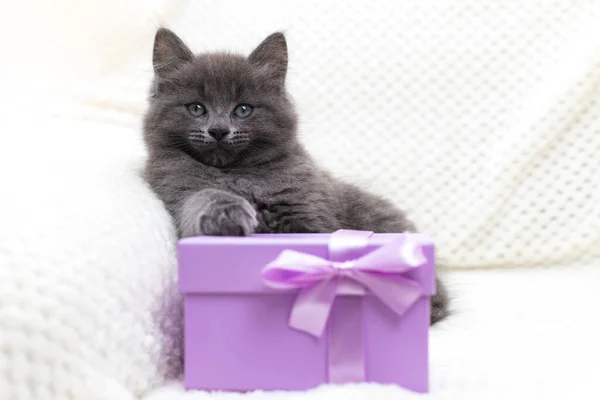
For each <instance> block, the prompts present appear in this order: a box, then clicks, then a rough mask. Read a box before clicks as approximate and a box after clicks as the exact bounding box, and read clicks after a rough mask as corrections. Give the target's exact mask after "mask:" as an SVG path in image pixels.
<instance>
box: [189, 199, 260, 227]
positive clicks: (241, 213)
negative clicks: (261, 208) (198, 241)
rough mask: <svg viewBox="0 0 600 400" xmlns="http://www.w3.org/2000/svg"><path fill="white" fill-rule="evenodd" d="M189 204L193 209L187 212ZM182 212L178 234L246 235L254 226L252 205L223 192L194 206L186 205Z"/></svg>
mask: <svg viewBox="0 0 600 400" xmlns="http://www.w3.org/2000/svg"><path fill="white" fill-rule="evenodd" d="M192 202H193V199H192ZM190 208H191V209H192V210H194V209H195V210H196V211H195V212H190V211H189V210H190ZM186 214H187V216H184V218H183V221H182V225H181V236H182V237H189V236H202V235H207V236H247V235H250V234H252V233H253V232H254V231H255V230H256V228H257V227H258V220H257V219H256V211H255V210H254V208H253V207H252V205H251V204H250V203H249V202H248V201H247V200H246V199H244V198H242V197H240V196H236V195H234V194H230V193H225V192H221V193H219V195H218V196H215V197H213V198H211V199H210V201H208V202H204V203H203V204H200V205H199V206H198V207H193V206H192V207H188V212H187V213H186ZM190 214H193V215H190Z"/></svg>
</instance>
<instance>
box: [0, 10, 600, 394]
mask: <svg viewBox="0 0 600 400" xmlns="http://www.w3.org/2000/svg"><path fill="white" fill-rule="evenodd" d="M0 7H1V10H0V48H1V49H2V54H3V60H2V63H0V100H1V101H0V104H1V106H0V400H4V399H10V400H19V399H54V398H56V399H62V398H74V399H94V398H97V399H105V398H110V399H116V400H120V399H130V398H135V397H137V396H142V395H146V394H147V393H148V392H149V390H151V389H153V388H155V387H158V386H160V385H162V384H163V383H164V382H165V380H166V379H167V376H168V373H169V372H172V371H173V367H172V366H173V363H174V362H175V361H176V360H177V358H178V357H179V353H178V351H179V350H180V347H178V343H177V340H176V338H177V336H178V333H179V331H180V328H181V323H180V321H181V315H180V309H179V308H178V307H177V304H178V296H177V292H176V287H175V282H176V266H175V256H174V234H173V228H172V226H171V223H170V220H169V217H168V215H167V214H166V212H165V210H164V209H163V208H162V206H161V204H160V202H159V201H158V200H157V199H156V198H155V197H154V196H153V194H152V193H151V191H150V190H149V188H148V187H147V186H146V185H144V183H143V182H142V180H141V179H140V177H139V173H138V172H139V168H140V166H141V165H142V163H143V159H144V150H143V146H142V144H141V140H140V134H139V133H140V130H139V121H140V118H141V115H142V113H143V110H144V107H145V102H144V99H145V96H146V91H147V84H148V81H149V79H150V77H151V70H152V68H151V65H150V52H151V45H152V38H153V33H154V31H155V29H156V27H157V26H159V25H160V24H166V25H167V26H170V27H171V28H173V29H174V30H176V31H177V32H178V33H179V34H180V35H181V36H182V37H183V38H184V39H185V40H186V41H188V42H189V43H190V44H191V46H192V47H193V49H194V50H196V51H202V50H205V49H216V48H227V49H232V50H240V51H248V50H250V49H251V48H252V47H253V46H255V45H256V44H257V43H258V42H259V41H260V40H261V39H262V38H263V37H264V36H266V35H267V34H268V33H270V32H271V31H274V30H278V29H283V30H285V31H286V32H287V35H288V40H289V48H290V74H289V88H290V91H291V92H292V93H293V95H294V97H295V99H296V102H297V105H298V109H299V110H300V113H301V119H302V124H301V134H302V137H303V139H304V141H305V142H306V144H307V146H308V147H309V149H310V151H311V152H312V153H313V154H314V155H315V156H316V158H317V159H318V160H319V162H320V163H322V164H323V165H325V166H326V167H327V168H329V169H331V170H333V171H334V172H335V173H336V174H337V175H339V176H341V177H344V178H346V179H348V180H350V181H353V182H356V183H359V184H363V185H365V186H370V187H371V190H373V191H376V192H378V193H382V194H385V195H387V196H389V197H390V198H392V199H393V200H394V201H396V202H397V203H398V204H399V205H400V206H402V207H404V208H405V209H407V210H408V211H409V212H410V214H411V215H412V216H413V219H414V220H415V221H416V222H417V224H418V225H419V226H420V227H421V229H422V230H423V231H427V232H430V233H433V234H435V235H436V238H437V243H438V248H439V253H440V255H441V256H442V257H443V258H445V259H447V260H448V261H449V264H450V265H451V266H452V267H453V268H454V269H455V270H457V269H467V268H469V267H483V268H488V269H491V270H490V271H482V272H472V271H471V272H467V271H462V272H453V273H452V274H451V278H452V279H451V280H452V281H453V282H455V287H453V288H452V289H453V291H454V293H455V295H456V297H457V301H456V304H455V308H457V309H458V313H459V314H458V315H457V316H456V317H454V318H453V319H451V320H449V321H448V323H447V324H445V325H442V326H440V328H439V329H436V330H435V331H434V332H433V333H432V370H433V372H432V379H433V384H432V386H433V388H434V392H435V393H434V394H433V395H432V396H438V397H439V398H457V397H456V396H459V394H460V398H468V396H471V397H472V398H475V396H478V398H486V399H494V398H503V397H510V398H517V395H520V394H522V393H528V394H531V395H533V394H540V395H541V393H545V392H541V391H542V390H548V393H555V394H556V393H558V394H561V393H567V392H566V391H567V390H570V391H571V392H570V393H571V394H573V396H572V397H573V398H584V397H585V396H583V395H582V396H576V395H575V394H576V393H578V392H576V391H578V390H582V391H583V392H581V393H585V391H586V390H591V384H590V383H589V379H588V378H590V377H592V376H597V375H598V369H597V366H596V365H595V360H597V359H598V356H599V354H598V346H597V345H596V344H595V343H594V341H593V340H592V339H593V338H594V337H595V336H598V333H599V332H598V326H597V324H596V322H595V320H593V319H592V318H588V317H587V316H588V315H592V317H593V311H588V310H589V307H588V306H587V305H588V304H589V305H590V306H591V305H592V304H594V302H595V303H596V304H597V303H598V297H597V296H598V294H596V293H595V292H594V291H595V288H596V287H597V286H598V283H600V282H599V280H598V275H597V272H595V271H596V270H597V266H598V263H599V258H600V230H599V229H598V226H600V225H599V224H600V208H599V207H600V184H598V183H599V182H598V174H599V173H600V157H598V153H599V152H600V142H599V141H600V133H599V132H598V131H599V129H600V121H599V120H598V119H599V118H600V103H598V101H597V100H596V97H597V96H598V95H599V94H600V93H599V91H600V90H599V89H600V25H598V24H597V23H596V21H597V20H598V17H599V16H600V9H599V7H600V4H599V3H596V2H589V1H584V0H578V1H573V0H554V1H548V2H543V1H534V0H526V1H521V2H499V1H495V0H477V1H475V0H439V1H434V0H426V1H420V2H409V1H405V2H402V1H400V2H391V1H389V2H384V1H368V2H367V1H366V0H363V1H359V0H353V1H341V0H335V1H334V0H332V1H327V2H317V1H314V0H313V1H303V2H296V3H294V4H293V5H292V4H288V2H276V1H266V0H255V1H253V2H243V1H239V0H235V1H228V2H225V3H223V2H209V1H185V0H171V1H167V0H164V1H161V0H153V1H148V0H144V1H142V0H126V1H118V0H107V1H86V2H81V1H76V0H59V1H55V2H45V1H42V0H38V1H32V2H26V3H25V2H3V3H2V4H1V6H0ZM577 260H578V261H577ZM579 263H585V264H587V265H590V266H591V267H590V269H582V268H578V265H579ZM553 264H561V265H564V266H565V268H564V269H560V270H552V269H547V270H546V269H537V270H531V271H530V270H523V271H520V272H519V271H508V270H507V271H495V270H493V269H492V268H493V267H498V266H504V267H508V266H517V267H528V266H535V265H553ZM594 267H596V269H594ZM561 283H565V284H566V285H564V286H561V285H560V284H561ZM559 296H560V297H559ZM584 307H588V309H586V308H584ZM487 310H494V314H492V313H488V312H487ZM492 315H496V317H495V319H494V318H492ZM521 339H523V340H521ZM529 346H533V347H532V348H533V350H532V351H531V352H529V353H526V352H527V350H528V349H529ZM513 349H515V353H514V354H513V353H511V351H512V350H513ZM516 350H519V352H518V354H517V353H516ZM523 353H525V355H524V356H523V357H522V358H519V356H521V355H522V354H523ZM548 358H550V359H551V360H556V363H554V364H553V363H552V362H551V361H548ZM479 363H482V364H483V365H480V364H479ZM565 365H567V366H568V368H563V367H564V366H565ZM530 377H531V378H530ZM537 383H540V384H542V383H543V384H544V387H546V389H543V388H542V389H535V385H537ZM165 390H166V392H163V393H162V394H161V393H157V394H156V396H168V395H169V394H168V393H171V394H172V395H173V397H174V398H176V396H175V393H176V392H177V389H165ZM169 390H171V392H169ZM328 390H334V389H323V390H320V391H316V392H314V394H309V395H307V398H309V399H310V397H311V396H314V397H315V398H318V396H322V397H323V396H325V397H326V396H327V393H329V391H328ZM534 390H539V391H537V392H534ZM335 391H336V392H338V389H335ZM338 393H339V396H340V397H342V398H348V397H352V396H356V397H357V398H358V397H360V396H364V397H367V396H368V397H373V396H375V395H377V394H378V393H381V396H382V398H390V397H391V398H394V396H395V395H397V393H398V392H396V391H393V392H389V391H388V390H387V389H385V390H384V389H378V388H373V387H363V388H358V389H354V388H346V389H344V388H341V389H339V392H338ZM453 395H454V397H453ZM190 396H192V395H190ZM193 396H200V398H202V397H206V396H208V395H198V394H195V395H193ZM224 396H225V395H223V397H224ZM254 396H255V398H260V396H261V395H258V394H257V395H254ZM294 396H296V397H304V396H302V395H300V394H296V395H290V397H291V398H293V397H294ZM386 396H389V397H386ZM249 397H250V398H252V395H250V396H249ZM271 397H273V396H271ZM531 397H532V396H529V398H531ZM159 398H165V397H159Z"/></svg>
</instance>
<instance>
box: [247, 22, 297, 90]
mask: <svg viewBox="0 0 600 400" xmlns="http://www.w3.org/2000/svg"><path fill="white" fill-rule="evenodd" d="M248 61H249V62H250V63H251V64H252V65H254V66H255V67H258V68H259V69H260V71H261V73H262V74H264V75H265V76H266V77H267V78H268V79H269V80H271V81H272V82H274V83H276V84H277V86H278V87H280V88H283V86H284V84H285V75H286V73H287V65H288V54H287V43H286V41H285V36H284V35H283V33H281V32H275V33H273V34H271V35H269V36H268V37H267V38H266V39H265V40H263V41H262V43H261V44H259V45H258V47H257V48H256V49H255V50H254V51H253V52H252V54H250V56H249V57H248Z"/></svg>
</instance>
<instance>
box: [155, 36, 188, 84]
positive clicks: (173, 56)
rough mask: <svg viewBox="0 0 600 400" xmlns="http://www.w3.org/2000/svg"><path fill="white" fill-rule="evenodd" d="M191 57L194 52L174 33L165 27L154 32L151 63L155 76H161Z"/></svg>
mask: <svg viewBox="0 0 600 400" xmlns="http://www.w3.org/2000/svg"><path fill="white" fill-rule="evenodd" d="M193 59H194V54H193V53H192V52H191V50H190V49H189V48H188V47H187V46H186V45H185V43H183V41H182V40H181V39H180V38H179V36H177V35H176V34H175V33H173V32H172V31H170V30H169V29H167V28H160V29H159V30H158V31H157V32H156V36H155V37H154V50H153V53H152V65H153V67H154V73H155V74H156V75H157V76H163V75H164V74H167V73H169V72H171V71H173V70H174V69H176V68H177V67H178V66H180V65H181V64H184V63H187V62H190V61H192V60H193Z"/></svg>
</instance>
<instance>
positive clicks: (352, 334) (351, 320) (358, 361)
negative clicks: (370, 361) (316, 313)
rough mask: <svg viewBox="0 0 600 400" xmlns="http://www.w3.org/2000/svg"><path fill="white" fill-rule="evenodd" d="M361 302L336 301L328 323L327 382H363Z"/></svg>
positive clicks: (352, 299)
mask: <svg viewBox="0 0 600 400" xmlns="http://www.w3.org/2000/svg"><path fill="white" fill-rule="evenodd" d="M363 309H364V298H363V297H362V296H344V297H341V298H338V299H337V301H336V303H335V309H334V312H333V314H332V315H331V317H330V318H331V319H330V321H329V338H328V359H329V362H328V365H329V367H328V376H329V382H331V383H336V384H342V383H348V382H364V381H366V371H365V344H364V322H363V312H364V310H363Z"/></svg>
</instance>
